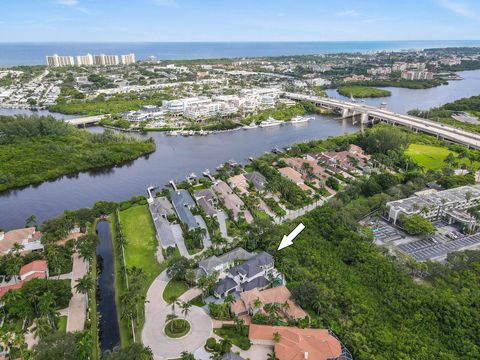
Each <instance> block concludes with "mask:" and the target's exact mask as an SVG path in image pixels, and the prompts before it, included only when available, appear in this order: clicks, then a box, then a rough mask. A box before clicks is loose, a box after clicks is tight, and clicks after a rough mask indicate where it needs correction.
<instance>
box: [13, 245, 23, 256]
mask: <svg viewBox="0 0 480 360" xmlns="http://www.w3.org/2000/svg"><path fill="white" fill-rule="evenodd" d="M24 248H25V246H23V245H22V244H20V243H18V242H16V243H15V244H13V246H12V249H11V251H12V252H13V253H14V254H15V255H17V254H18V253H20V252H21V251H22V250H23V249H24Z"/></svg>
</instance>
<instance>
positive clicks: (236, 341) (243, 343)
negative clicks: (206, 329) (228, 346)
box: [213, 325, 251, 350]
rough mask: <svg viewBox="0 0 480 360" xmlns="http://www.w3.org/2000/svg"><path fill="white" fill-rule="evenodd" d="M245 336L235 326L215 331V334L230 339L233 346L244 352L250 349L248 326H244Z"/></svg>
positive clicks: (224, 326)
mask: <svg viewBox="0 0 480 360" xmlns="http://www.w3.org/2000/svg"><path fill="white" fill-rule="evenodd" d="M244 331H245V332H244V334H245V335H243V334H240V333H239V332H238V331H237V329H236V327H235V326H233V325H223V326H222V327H221V328H219V329H214V330H213V332H214V333H215V334H217V335H218V336H220V337H222V338H229V339H230V341H231V342H232V344H233V345H236V346H238V347H239V348H240V349H242V350H248V349H250V346H251V344H250V340H249V339H248V336H247V335H246V334H248V326H245V325H244Z"/></svg>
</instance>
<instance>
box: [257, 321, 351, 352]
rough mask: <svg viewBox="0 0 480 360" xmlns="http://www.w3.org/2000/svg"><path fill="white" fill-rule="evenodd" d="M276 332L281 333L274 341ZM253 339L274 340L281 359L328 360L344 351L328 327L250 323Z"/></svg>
mask: <svg viewBox="0 0 480 360" xmlns="http://www.w3.org/2000/svg"><path fill="white" fill-rule="evenodd" d="M275 333H278V334H279V335H280V339H279V341H278V342H276V343H273V336H274V334H275ZM249 338H250V340H252V341H255V340H261V341H272V343H273V346H274V351H275V355H276V356H277V358H278V359H279V360H305V359H309V360H327V359H332V358H336V357H338V356H340V355H341V353H342V345H341V344H340V341H338V340H337V339H336V338H335V337H333V336H332V335H330V334H329V332H328V330H326V329H299V328H295V327H285V326H267V325H254V324H252V325H250V329H249Z"/></svg>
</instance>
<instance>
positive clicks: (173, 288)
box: [163, 280, 188, 303]
mask: <svg viewBox="0 0 480 360" xmlns="http://www.w3.org/2000/svg"><path fill="white" fill-rule="evenodd" d="M187 290H188V286H187V284H185V282H183V281H176V280H170V281H169V282H168V284H167V286H165V290H164V291H163V300H165V301H166V302H167V303H170V302H171V299H172V298H173V297H175V298H178V297H179V296H180V295H182V294H183V293H184V292H185V291H187Z"/></svg>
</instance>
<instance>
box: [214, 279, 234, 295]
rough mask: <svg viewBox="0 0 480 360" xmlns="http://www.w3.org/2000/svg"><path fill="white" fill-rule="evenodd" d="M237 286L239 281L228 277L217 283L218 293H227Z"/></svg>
mask: <svg viewBox="0 0 480 360" xmlns="http://www.w3.org/2000/svg"><path fill="white" fill-rule="evenodd" d="M236 287H237V282H236V281H235V280H233V279H232V278H229V277H226V278H224V279H222V280H220V281H219V282H217V283H216V284H215V289H214V291H215V293H216V294H227V293H229V292H231V291H232V290H234V289H235V288H236Z"/></svg>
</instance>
